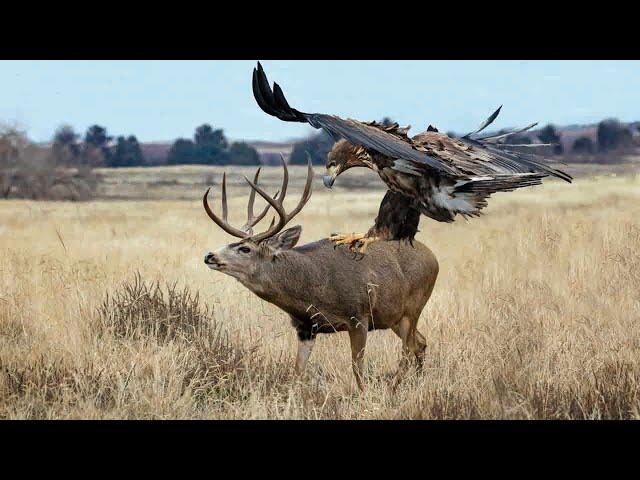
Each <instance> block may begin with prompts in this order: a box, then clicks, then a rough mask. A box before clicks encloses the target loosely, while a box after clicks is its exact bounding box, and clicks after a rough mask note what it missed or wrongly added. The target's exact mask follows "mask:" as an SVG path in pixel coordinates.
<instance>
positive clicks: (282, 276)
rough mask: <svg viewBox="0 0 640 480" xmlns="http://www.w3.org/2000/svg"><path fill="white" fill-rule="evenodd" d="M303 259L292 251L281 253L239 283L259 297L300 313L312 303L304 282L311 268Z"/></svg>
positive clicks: (260, 265) (261, 264) (259, 266)
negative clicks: (304, 305) (305, 306)
mask: <svg viewBox="0 0 640 480" xmlns="http://www.w3.org/2000/svg"><path fill="white" fill-rule="evenodd" d="M301 257H302V256H301V255H300V254H298V253H296V252H295V251H292V250H291V251H286V252H282V253H281V254H279V255H278V256H277V257H274V258H272V259H269V260H268V261H265V262H263V263H260V264H259V265H258V266H257V267H256V268H255V269H254V270H253V271H252V272H251V273H250V274H249V275H248V276H247V278H246V279H244V280H240V282H241V283H242V284H243V285H244V286H245V287H247V288H248V289H249V290H251V291H252V292H253V293H255V294H256V295H258V296H259V297H260V298H262V299H264V300H266V301H268V302H270V303H273V304H275V305H277V306H279V307H280V308H282V309H284V310H286V311H291V310H298V309H300V308H302V305H303V304H304V303H305V302H308V301H309V298H308V297H309V293H310V292H309V290H308V289H307V288H305V282H304V279H305V278H304V277H305V276H306V275H308V273H309V266H310V265H306V263H308V262H305V261H304V259H303V258H301ZM303 272H305V273H303Z"/></svg>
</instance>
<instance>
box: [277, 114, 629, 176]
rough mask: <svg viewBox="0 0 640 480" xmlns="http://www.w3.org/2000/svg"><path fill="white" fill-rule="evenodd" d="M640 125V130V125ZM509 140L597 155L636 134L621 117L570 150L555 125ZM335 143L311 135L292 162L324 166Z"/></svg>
mask: <svg viewBox="0 0 640 480" xmlns="http://www.w3.org/2000/svg"><path fill="white" fill-rule="evenodd" d="M381 123H383V124H385V125H389V124H391V123H393V122H392V121H391V120H390V119H389V118H385V119H383V120H382V122H381ZM636 128H638V129H640V127H636ZM498 133H500V134H502V133H507V130H500V131H499V132H498ZM447 135H449V136H450V137H455V136H456V134H455V133H454V132H448V133H447ZM505 142H506V143H510V144H515V145H522V144H526V145H530V144H532V143H549V144H552V145H553V147H552V148H551V151H550V152H546V153H547V154H550V155H596V154H608V153H615V152H620V151H622V150H624V149H626V148H630V147H632V146H633V134H632V131H631V127H629V126H626V125H624V124H622V123H621V122H619V121H618V120H617V119H606V120H603V121H601V122H600V123H599V124H598V127H597V133H596V139H595V141H594V140H593V139H591V138H590V137H587V136H582V137H579V138H577V139H576V140H574V141H573V142H572V144H571V146H570V148H569V151H565V148H564V146H563V144H562V132H560V131H559V130H558V128H556V127H555V126H554V125H551V124H549V125H547V126H545V127H543V128H541V129H540V130H538V131H536V132H531V133H526V134H525V133H521V134H514V135H510V136H509V137H507V138H506V140H505ZM333 144H334V141H333V139H332V138H331V136H329V135H328V134H327V133H325V132H324V131H321V132H320V133H317V134H314V135H311V136H309V137H308V138H306V139H305V140H302V141H300V142H298V143H296V144H295V145H294V147H293V151H292V153H291V158H290V160H289V163H291V164H294V165H304V164H306V163H307V157H306V153H307V152H308V153H309V155H310V156H311V159H312V161H313V163H314V164H318V165H322V164H324V163H325V160H326V156H327V153H329V151H330V150H331V148H332V147H333Z"/></svg>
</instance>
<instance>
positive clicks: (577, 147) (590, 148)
mask: <svg viewBox="0 0 640 480" xmlns="http://www.w3.org/2000/svg"><path fill="white" fill-rule="evenodd" d="M571 151H572V152H573V153H577V154H590V153H593V152H594V151H595V146H594V144H593V140H591V139H590V138H589V137H580V138H578V139H577V140H576V141H575V142H573V146H572V147H571Z"/></svg>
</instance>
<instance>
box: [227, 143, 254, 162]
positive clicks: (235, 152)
mask: <svg viewBox="0 0 640 480" xmlns="http://www.w3.org/2000/svg"><path fill="white" fill-rule="evenodd" d="M228 161H229V163H230V164H232V165H260V155H259V154H258V151H257V150H256V149H255V148H253V147H252V146H251V145H249V144H247V143H245V142H236V143H233V144H232V145H231V147H230V148H229V153H228Z"/></svg>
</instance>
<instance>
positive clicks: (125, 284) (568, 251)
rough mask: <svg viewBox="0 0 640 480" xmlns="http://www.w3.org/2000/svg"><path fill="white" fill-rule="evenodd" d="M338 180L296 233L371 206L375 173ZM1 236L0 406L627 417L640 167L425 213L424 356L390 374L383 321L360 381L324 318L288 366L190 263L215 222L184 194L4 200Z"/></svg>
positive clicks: (638, 401)
mask: <svg viewBox="0 0 640 480" xmlns="http://www.w3.org/2000/svg"><path fill="white" fill-rule="evenodd" d="M292 170H294V169H292ZM274 172H277V173H274V178H279V177H278V176H279V170H277V169H274ZM264 173H267V172H264ZM294 175H300V176H302V175H304V169H300V172H297V173H296V172H295V171H293V172H292V176H294ZM230 180H232V182H231V183H232V185H231V186H230V193H231V194H233V195H236V196H235V197H234V198H231V199H230V202H229V207H230V212H232V213H233V212H239V215H238V218H240V215H241V214H242V212H243V210H244V205H245V198H246V188H240V187H239V186H238V185H239V183H237V182H236V180H237V179H236V178H232V179H230ZM292 183H295V180H294V179H292ZM336 188H337V189H336V190H334V191H333V192H323V191H321V190H318V191H317V192H316V194H315V195H314V197H313V198H312V199H311V200H310V202H309V204H308V205H307V207H306V208H305V209H304V210H303V211H302V212H301V214H300V216H299V220H300V223H301V224H302V225H303V226H304V229H303V233H302V239H301V243H304V242H307V241H311V240H315V239H317V238H320V237H323V236H327V235H328V234H329V233H331V232H332V231H362V230H365V229H366V228H367V227H368V226H369V225H370V223H371V219H372V218H373V217H374V216H375V212H376V210H377V207H378V204H379V201H380V198H381V196H382V192H379V191H378V192H362V191H361V192H342V193H340V187H339V186H337V187H336ZM196 190H198V191H200V194H201V193H202V191H203V189H196ZM195 196H196V195H195V194H194V197H195ZM292 198H293V199H294V200H292V202H293V201H295V198H296V196H295V195H292ZM231 220H232V221H235V220H236V219H234V218H232V219H231ZM268 220H270V219H268ZM0 238H2V242H3V245H2V246H3V248H2V249H0V265H1V267H0V417H2V418H639V417H640V394H639V393H638V392H639V389H638V387H639V386H640V302H639V297H638V292H639V291H640V253H639V252H640V177H638V176H637V175H625V176H618V177H607V178H594V179H586V178H579V179H578V180H577V181H576V182H575V183H574V184H572V185H564V184H560V183H558V182H549V183H548V184H547V185H544V186H542V187H534V188H531V189H528V190H526V191H522V192H514V193H509V194H502V195H500V194H499V195H496V198H495V199H494V200H493V201H492V202H491V204H490V206H489V208H488V210H487V214H486V215H485V216H484V217H483V218H480V219H476V220H472V221H469V222H464V221H463V222H456V223H455V224H452V225H443V224H438V223H436V222H432V221H429V220H428V219H423V220H422V223H421V233H420V234H419V235H418V237H417V238H418V239H419V240H420V241H421V242H423V243H424V244H426V245H428V246H429V248H431V249H432V250H433V252H434V253H435V255H436V257H437V258H438V261H439V263H440V267H441V268H440V276H439V279H438V282H437V283H436V286H435V289H434V292H433V296H432V298H431V300H430V301H429V304H428V305H427V307H426V309H425V311H424V312H423V315H422V317H421V319H420V323H419V326H418V328H419V329H420V330H421V331H422V332H423V333H424V335H425V337H426V340H427V352H426V358H425V371H424V373H421V374H418V373H416V372H410V374H409V375H408V377H407V378H406V379H405V381H403V383H402V384H400V386H399V388H398V390H397V391H396V392H395V393H393V392H392V390H391V388H389V385H390V378H391V376H392V375H393V373H395V371H396V369H397V366H398V362H399V360H400V355H401V349H400V345H399V344H398V342H397V338H396V337H395V335H394V334H393V333H391V332H387V331H380V332H373V333H372V334H371V335H370V336H369V340H368V344H367V354H366V359H365V371H366V381H367V390H366V391H365V393H364V394H360V393H359V392H358V390H357V388H356V385H355V381H354V380H353V378H352V374H351V368H350V361H351V360H350V354H349V346H348V339H347V337H346V334H341V333H339V334H334V335H327V336H320V337H319V339H318V342H317V346H316V348H315V350H314V352H313V355H312V357H311V360H310V369H309V371H308V373H307V375H305V377H303V378H302V379H297V378H296V377H295V376H294V375H293V355H292V352H293V351H294V350H295V344H296V335H295V332H294V331H293V329H292V328H291V326H290V324H289V320H288V319H287V318H286V316H285V315H284V314H283V313H282V312H280V311H279V310H278V309H277V308H275V307H273V306H271V305H269V304H266V303H264V302H262V301H261V300H260V299H258V298H257V297H255V296H254V295H253V294H251V293H250V292H248V291H247V290H245V289H244V288H243V287H242V286H241V285H239V284H238V283H236V282H235V281H234V280H232V279H230V278H227V277H225V276H223V275H222V274H217V273H215V272H211V271H210V270H209V269H207V268H206V266H205V265H204V264H203V263H202V255H203V254H204V253H205V252H206V251H208V250H210V249H213V248H215V247H217V246H220V245H223V244H225V243H228V241H229V238H228V237H227V236H226V235H225V234H223V233H221V232H219V231H218V230H217V229H214V228H212V226H211V222H210V221H209V219H208V218H207V217H206V215H205V214H204V213H203V212H202V207H201V204H200V202H199V201H198V200H188V201H137V202H132V201H96V202H87V203H80V204H72V203H68V202H67V203H47V202H35V201H25V200H7V201H3V202H0ZM138 275H139V276H138ZM198 292H199V293H198Z"/></svg>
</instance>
